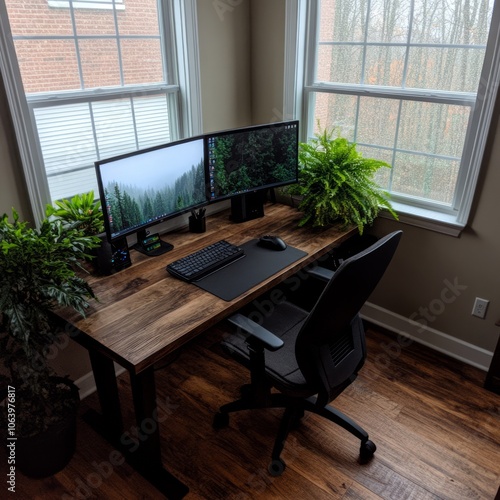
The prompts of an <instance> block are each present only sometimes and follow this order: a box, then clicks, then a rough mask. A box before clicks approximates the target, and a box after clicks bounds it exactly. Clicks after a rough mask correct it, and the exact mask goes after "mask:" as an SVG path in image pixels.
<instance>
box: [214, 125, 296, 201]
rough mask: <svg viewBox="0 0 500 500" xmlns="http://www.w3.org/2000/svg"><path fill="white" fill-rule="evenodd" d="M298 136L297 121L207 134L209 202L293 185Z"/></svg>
mask: <svg viewBox="0 0 500 500" xmlns="http://www.w3.org/2000/svg"><path fill="white" fill-rule="evenodd" d="M298 137H299V122H298V120H293V121H286V122H278V123H271V124H267V125H257V126H253V127H245V128H240V129H234V130H226V131H223V132H215V133H212V134H207V135H206V136H205V140H206V148H207V149H206V151H205V156H206V161H207V168H208V171H207V180H208V188H209V200H210V201H219V200H223V199H225V198H232V197H237V196H241V195H245V194H246V193H252V192H256V191H261V190H266V189H268V188H272V187H277V186H284V185H286V184H292V183H295V182H297V180H298Z"/></svg>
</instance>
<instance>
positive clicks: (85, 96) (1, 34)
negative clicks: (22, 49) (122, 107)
mask: <svg viewBox="0 0 500 500" xmlns="http://www.w3.org/2000/svg"><path fill="white" fill-rule="evenodd" d="M158 4H160V2H158ZM160 13H161V16H162V18H161V21H162V22H161V25H162V28H163V33H162V35H163V37H164V40H166V44H165V45H167V46H166V47H162V50H164V51H169V52H168V57H166V58H165V59H166V61H167V64H168V66H167V68H165V70H166V72H167V73H168V74H169V75H171V82H170V83H169V84H164V83H162V84H157V85H149V86H148V89H150V90H152V91H154V90H162V91H165V92H166V94H167V97H168V96H170V97H169V99H170V100H171V102H172V105H173V106H172V108H173V109H172V111H175V112H174V113H172V123H171V130H172V135H173V137H172V138H173V140H175V139H180V138H184V137H190V136H194V135H198V134H201V133H202V113H201V111H202V110H201V84H200V69H199V52H198V26H197V15H196V14H197V11H196V0H162V1H161V9H160ZM0 25H1V26H2V29H1V30H0V73H1V75H2V78H3V81H4V86H5V90H6V94H7V101H8V104H9V108H10V111H11V116H12V122H13V126H14V131H15V136H16V139H17V144H18V148H19V154H20V159H21V164H22V168H23V172H24V176H25V180H26V186H27V191H28V197H29V201H30V203H31V209H32V213H33V217H34V221H35V223H36V224H39V223H40V221H41V220H42V219H43V217H44V215H45V207H46V205H47V204H48V203H51V201H52V200H51V196H50V191H49V184H48V181H47V175H46V172H45V167H44V162H43V157H42V152H41V148H40V143H39V140H38V134H37V131H36V125H35V117H34V113H33V105H36V106H44V105H46V104H47V102H48V101H47V100H48V99H49V98H50V99H51V100H53V99H54V94H53V93H47V94H45V93H39V94H36V95H32V96H30V98H29V101H30V102H29V103H28V99H27V96H26V94H25V93H24V89H23V83H22V79H21V72H20V69H19V65H18V61H17V56H16V52H15V47H14V42H13V38H12V33H11V30H10V24H9V18H8V14H7V8H6V5H5V2H0ZM144 93H145V89H144V87H143V86H141V85H127V86H126V87H121V88H120V89H116V88H104V89H97V90H96V89H92V90H91V91H90V92H89V91H85V90H77V91H67V92H60V93H59V95H58V101H57V102H58V103H60V104H63V103H71V102H81V101H82V100H84V101H86V102H87V101H89V99H90V100H99V99H103V98H106V97H110V96H111V95H113V96H114V97H116V98H120V97H130V96H132V95H135V94H138V95H139V94H140V95H144Z"/></svg>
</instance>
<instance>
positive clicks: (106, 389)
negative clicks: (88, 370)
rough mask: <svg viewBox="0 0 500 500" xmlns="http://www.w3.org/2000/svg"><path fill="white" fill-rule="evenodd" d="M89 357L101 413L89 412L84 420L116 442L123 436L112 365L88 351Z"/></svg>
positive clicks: (106, 358)
mask: <svg viewBox="0 0 500 500" xmlns="http://www.w3.org/2000/svg"><path fill="white" fill-rule="evenodd" d="M89 356H90V362H91V364H92V371H93V372H94V379H95V384H96V388H97V395H98V397H99V404H100V405H101V412H102V413H101V415H98V414H96V413H95V412H89V413H88V414H87V415H86V420H87V421H89V423H90V424H91V425H92V426H93V427H95V428H97V430H98V431H99V432H100V433H101V434H104V435H105V436H106V437H107V438H108V439H109V440H110V441H112V442H118V441H119V440H120V437H121V436H122V434H123V419H122V412H121V408H120V398H119V396H118V385H117V383H116V374H115V367H114V363H113V361H112V360H111V359H109V358H108V357H106V356H103V355H102V354H99V353H97V352H93V351H89Z"/></svg>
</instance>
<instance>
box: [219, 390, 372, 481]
mask: <svg viewBox="0 0 500 500" xmlns="http://www.w3.org/2000/svg"><path fill="white" fill-rule="evenodd" d="M241 394H242V397H241V398H240V399H238V400H236V401H233V402H231V403H227V404H225V405H223V406H221V407H220V409H219V412H218V413H216V414H215V415H214V420H213V427H214V428H215V429H221V428H223V427H227V426H228V425H229V413H233V412H236V411H241V410H255V409H259V408H261V409H262V408H284V409H285V412H284V414H283V417H282V419H281V422H280V426H279V429H278V434H277V436H276V440H275V442H274V447H273V450H272V453H271V463H270V464H269V467H268V471H269V473H270V474H271V475H272V476H280V475H281V474H282V473H283V472H284V470H285V468H286V464H285V461H284V460H283V459H282V458H281V452H282V451H283V448H284V446H285V441H286V438H287V437H288V434H289V433H290V431H291V430H293V429H294V428H296V427H297V425H298V424H299V423H300V420H301V418H302V417H303V416H304V413H305V412H306V411H309V412H311V413H316V415H319V416H321V417H323V418H326V419H328V420H329V421H330V422H333V423H334V424H337V425H339V426H340V427H342V428H343V429H345V430H347V431H348V432H350V433H351V434H352V435H354V436H356V437H357V438H358V439H359V440H360V441H361V446H360V453H359V455H360V463H366V462H368V461H369V460H370V459H371V458H372V457H373V454H374V453H375V450H376V449H377V447H376V446H375V444H374V443H373V442H372V441H370V440H369V439H368V433H367V432H366V431H365V430H364V429H363V428H362V427H360V426H359V425H358V424H357V423H356V422H354V420H352V419H351V418H349V417H348V416H347V415H345V414H344V413H342V412H341V411H339V410H337V409H336V408H333V407H331V406H329V405H327V406H324V407H318V406H317V405H316V404H315V398H313V397H311V398H307V399H295V398H291V397H288V396H286V395H284V394H281V393H274V394H271V392H270V389H269V390H266V391H259V393H255V392H254V391H253V387H252V386H251V385H246V386H243V387H242V390H241Z"/></svg>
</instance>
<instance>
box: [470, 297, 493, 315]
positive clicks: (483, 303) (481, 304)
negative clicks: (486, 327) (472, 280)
mask: <svg viewBox="0 0 500 500" xmlns="http://www.w3.org/2000/svg"><path fill="white" fill-rule="evenodd" d="M489 303H490V301H489V300H486V299H480V298H479V297H476V300H475V301H474V307H473V308H472V316H477V317H478V318H484V317H485V316H486V309H487V308H488V304H489Z"/></svg>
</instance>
